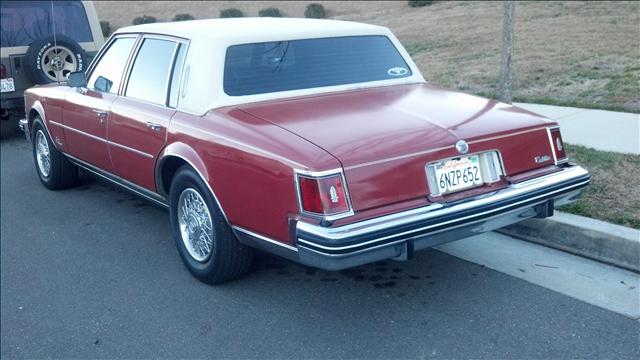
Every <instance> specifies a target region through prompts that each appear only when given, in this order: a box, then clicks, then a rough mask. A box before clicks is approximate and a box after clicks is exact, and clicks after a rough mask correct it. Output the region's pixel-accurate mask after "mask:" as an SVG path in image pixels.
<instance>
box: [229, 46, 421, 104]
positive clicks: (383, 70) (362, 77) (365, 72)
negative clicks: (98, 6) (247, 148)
mask: <svg viewBox="0 0 640 360" xmlns="http://www.w3.org/2000/svg"><path fill="white" fill-rule="evenodd" d="M407 76H411V70H410V69H409V66H407V63H406V62H405V61H404V59H403V58H402V55H400V53H399V52H398V50H397V49H396V48H395V46H394V45H393V43H392V42H391V40H389V38H387V37H386V36H347V37H335V38H322V39H305V40H291V41H278V42H266V43H256V44H243V45H234V46H230V47H229V48H228V49H227V56H226V60H225V68H224V91H225V93H227V94H228V95H231V96H241V95H254V94H264V93H270V92H277V91H288V90H298V89H309V88H316V87H323V86H335V85H345V84H356V83H363V82H369V81H377V80H388V79H396V78H401V77H407Z"/></svg>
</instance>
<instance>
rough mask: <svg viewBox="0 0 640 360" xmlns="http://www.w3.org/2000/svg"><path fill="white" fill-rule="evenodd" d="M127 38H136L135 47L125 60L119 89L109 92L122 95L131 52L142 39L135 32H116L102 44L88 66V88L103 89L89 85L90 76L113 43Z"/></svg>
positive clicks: (132, 49) (133, 48)
mask: <svg viewBox="0 0 640 360" xmlns="http://www.w3.org/2000/svg"><path fill="white" fill-rule="evenodd" d="M125 38H132V39H135V41H134V42H133V47H132V48H131V51H130V52H129V56H128V57H127V61H126V62H125V70H124V71H123V72H122V75H121V78H120V87H119V88H118V89H117V91H116V92H115V93H109V94H112V95H120V91H121V90H122V85H123V81H122V80H123V79H124V76H125V74H126V72H127V68H128V65H129V63H130V62H131V54H132V53H133V51H134V50H135V49H136V46H137V44H138V41H139V40H140V39H139V35H138V34H134V33H128V34H115V35H112V36H111V37H110V38H109V40H108V41H107V42H106V43H105V44H104V45H103V46H102V48H101V49H100V51H99V52H98V53H97V54H96V56H95V57H94V58H93V60H92V61H91V64H90V65H89V67H88V68H87V71H86V72H85V74H86V75H85V77H86V79H87V88H88V89H91V90H92V91H98V92H101V91H99V90H96V89H94V88H93V87H90V86H89V83H88V81H89V78H91V75H92V74H93V71H94V70H95V67H96V65H97V64H98V63H99V62H100V61H101V60H102V57H103V56H104V54H105V53H106V52H107V51H108V50H109V48H110V47H111V45H113V43H114V42H116V40H119V39H125Z"/></svg>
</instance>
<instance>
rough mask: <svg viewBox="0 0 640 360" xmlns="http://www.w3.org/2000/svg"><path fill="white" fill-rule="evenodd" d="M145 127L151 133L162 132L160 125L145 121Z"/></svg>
mask: <svg viewBox="0 0 640 360" xmlns="http://www.w3.org/2000/svg"><path fill="white" fill-rule="evenodd" d="M147 127H148V128H149V129H151V130H153V131H160V130H162V125H160V124H155V123H152V122H149V121H147Z"/></svg>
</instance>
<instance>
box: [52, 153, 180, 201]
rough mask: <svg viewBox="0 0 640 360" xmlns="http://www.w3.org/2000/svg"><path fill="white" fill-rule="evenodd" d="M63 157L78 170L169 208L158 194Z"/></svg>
mask: <svg viewBox="0 0 640 360" xmlns="http://www.w3.org/2000/svg"><path fill="white" fill-rule="evenodd" d="M63 154H64V156H66V157H67V158H68V159H69V161H71V162H72V163H73V164H75V165H76V166H78V167H79V168H81V169H83V170H85V171H88V172H90V173H92V174H94V175H97V176H99V177H101V178H103V179H105V180H108V181H109V182H112V183H114V184H116V185H119V186H120V187H123V188H124V189H126V190H128V191H130V192H133V193H135V194H136V195H139V196H141V197H143V198H145V199H147V200H149V201H151V202H153V203H154V204H156V205H160V206H161V207H163V208H169V204H168V201H167V199H166V198H164V197H162V196H161V195H160V194H158V193H155V192H153V191H149V190H147V189H145V188H143V187H141V186H138V185H136V184H134V183H132V182H130V181H128V180H125V179H123V178H121V177H119V176H117V175H114V174H112V173H109V172H106V171H104V170H100V169H98V168H97V167H95V166H93V165H91V164H89V163H87V162H84V161H82V160H80V159H78V158H76V157H75V156H73V155H69V154H67V153H63Z"/></svg>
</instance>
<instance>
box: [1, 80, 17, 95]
mask: <svg viewBox="0 0 640 360" xmlns="http://www.w3.org/2000/svg"><path fill="white" fill-rule="evenodd" d="M14 91H16V85H15V83H14V82H13V78H6V79H0V93H8V92H14Z"/></svg>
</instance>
